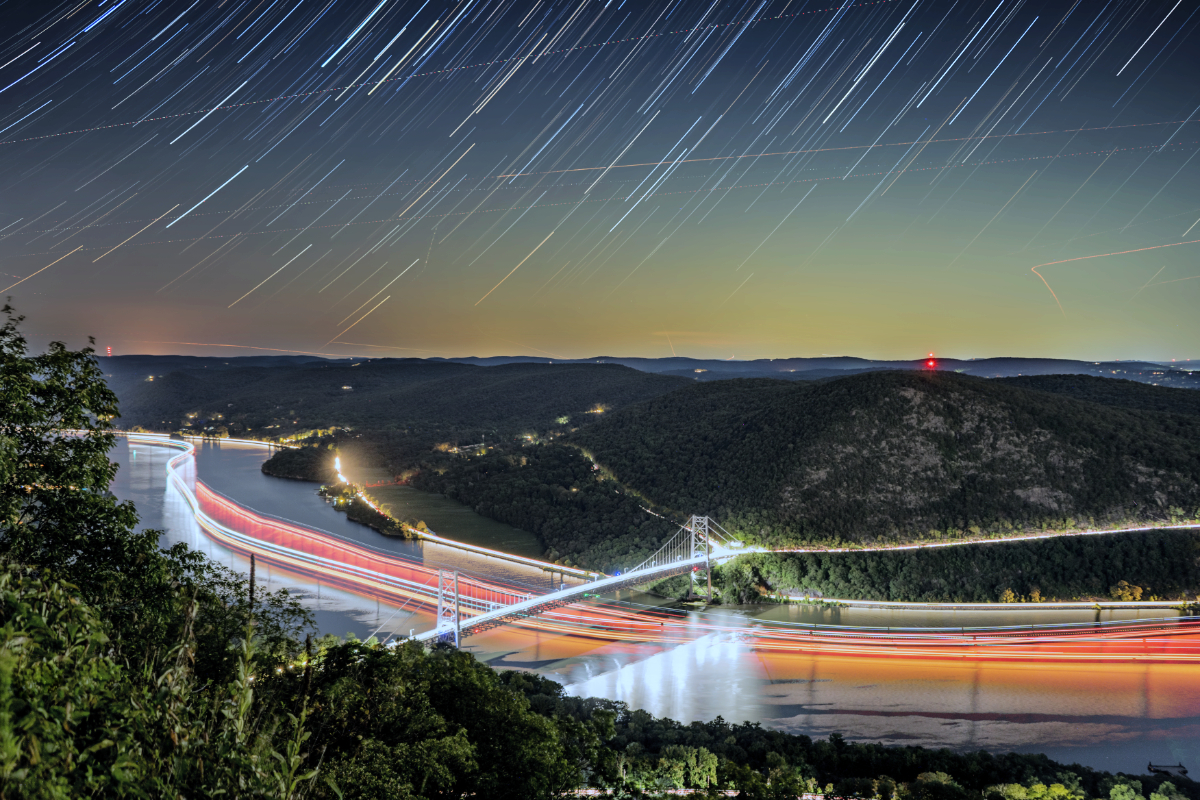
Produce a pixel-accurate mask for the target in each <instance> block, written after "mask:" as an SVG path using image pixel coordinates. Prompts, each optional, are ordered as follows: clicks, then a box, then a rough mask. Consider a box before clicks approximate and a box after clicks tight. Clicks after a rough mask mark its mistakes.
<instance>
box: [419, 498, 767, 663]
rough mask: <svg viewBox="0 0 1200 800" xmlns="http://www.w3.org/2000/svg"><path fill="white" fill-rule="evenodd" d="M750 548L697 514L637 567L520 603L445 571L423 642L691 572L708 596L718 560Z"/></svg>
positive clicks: (452, 638)
mask: <svg viewBox="0 0 1200 800" xmlns="http://www.w3.org/2000/svg"><path fill="white" fill-rule="evenodd" d="M745 552H747V549H746V548H745V547H742V546H741V543H740V542H738V541H737V540H736V539H734V538H733V537H732V536H730V535H729V533H728V532H727V531H726V530H725V529H724V528H722V527H721V526H720V525H718V524H717V523H716V522H714V521H713V520H711V519H710V518H708V517H703V516H693V517H692V518H691V519H690V520H688V522H687V523H686V524H685V525H682V526H681V527H680V528H679V530H678V531H677V532H676V533H675V535H674V536H672V537H671V538H670V539H669V540H668V541H667V542H666V544H664V545H663V546H662V547H661V548H659V550H658V551H657V552H656V553H655V554H654V555H652V556H650V557H649V558H648V559H646V560H645V561H643V562H642V563H641V564H638V565H637V566H636V567H634V568H633V569H630V570H626V571H625V572H621V573H618V574H616V575H612V576H610V577H607V578H599V579H597V580H593V581H589V582H587V583H581V584H578V585H575V586H563V587H562V588H560V589H559V590H558V591H555V592H550V593H549V594H543V595H538V596H535V597H529V598H526V599H520V600H515V602H504V600H505V599H508V598H500V599H499V601H497V600H487V601H481V600H480V599H479V598H477V597H474V596H471V595H469V594H465V593H463V592H460V591H459V589H460V584H459V575H458V573H457V572H448V571H441V572H440V573H439V576H438V596H437V604H438V610H437V626H436V627H435V628H433V629H432V630H429V631H426V632H424V633H421V634H418V635H417V636H415V637H414V639H415V640H416V641H418V642H424V643H428V644H433V643H436V642H447V643H450V644H453V645H454V646H456V647H457V646H458V645H459V643H460V642H461V641H462V638H463V637H464V636H469V635H471V634H473V633H482V632H484V631H487V630H491V629H492V628H496V627H499V626H501V625H504V624H506V623H509V622H512V621H514V620H518V619H522V618H528V617H534V616H537V615H539V614H543V613H545V612H547V611H551V610H553V609H556V608H561V607H562V606H566V605H570V604H572V603H576V602H578V601H580V600H583V599H585V598H588V597H594V596H598V595H601V594H605V593H607V592H613V591H616V590H617V589H623V588H625V587H629V586H641V585H643V584H647V583H651V582H653V581H657V580H662V579H663V578H670V577H672V576H674V575H683V574H687V575H689V576H690V577H691V584H692V585H691V588H690V591H689V595H690V596H692V597H695V596H697V592H696V582H697V579H698V577H699V575H700V573H702V572H703V573H704V576H705V579H706V581H707V587H706V588H707V591H706V596H711V595H712V564H713V563H714V562H717V561H721V560H724V559H728V558H733V557H734V556H737V555H739V554H741V553H745Z"/></svg>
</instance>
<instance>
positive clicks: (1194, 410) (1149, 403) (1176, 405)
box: [999, 375, 1200, 415]
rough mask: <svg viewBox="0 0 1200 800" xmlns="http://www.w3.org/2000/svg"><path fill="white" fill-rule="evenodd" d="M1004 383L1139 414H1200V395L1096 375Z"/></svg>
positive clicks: (1031, 377)
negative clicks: (1129, 410)
mask: <svg viewBox="0 0 1200 800" xmlns="http://www.w3.org/2000/svg"><path fill="white" fill-rule="evenodd" d="M999 382H1000V383H1006V384H1008V385H1010V386H1019V387H1020V388H1022V389H1037V390H1038V391H1042V392H1053V393H1054V394H1065V395H1067V396H1069V397H1074V398H1076V399H1078V400H1088V401H1091V402H1093V403H1100V404H1101V405H1106V406H1116V407H1117V408H1129V409H1135V410H1139V411H1165V412H1167V413H1171V414H1196V415H1200V392H1197V391H1195V390H1193V389H1175V388H1170V387H1166V386H1151V385H1148V384H1145V383H1138V382H1137V381H1129V380H1124V379H1121V378H1097V377H1095V376H1094V375H1025V376H1022V377H1015V378H1000V379H999Z"/></svg>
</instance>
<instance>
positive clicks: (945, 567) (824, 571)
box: [716, 530, 1200, 603]
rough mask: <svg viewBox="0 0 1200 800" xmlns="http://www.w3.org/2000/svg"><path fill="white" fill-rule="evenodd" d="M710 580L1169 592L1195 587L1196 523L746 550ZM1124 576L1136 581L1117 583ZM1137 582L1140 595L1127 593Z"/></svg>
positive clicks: (1047, 594) (844, 594)
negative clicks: (903, 544)
mask: <svg viewBox="0 0 1200 800" xmlns="http://www.w3.org/2000/svg"><path fill="white" fill-rule="evenodd" d="M716 580H717V585H718V586H719V587H720V588H721V590H722V594H723V596H724V597H726V598H728V599H729V600H731V601H733V602H739V601H740V602H755V601H757V600H759V599H762V598H763V597H764V596H768V597H769V596H770V595H772V594H778V593H783V594H793V595H794V594H812V595H815V596H823V597H836V598H845V599H858V600H892V601H902V602H924V603H936V602H958V603H995V602H1015V601H1019V600H1022V599H1025V600H1039V599H1040V600H1078V599H1083V598H1096V597H1099V598H1109V599H1116V600H1132V599H1141V600H1149V599H1151V597H1157V598H1160V599H1170V600H1174V599H1178V598H1180V597H1181V595H1183V594H1184V593H1185V592H1190V593H1195V592H1196V591H1197V589H1200V531H1197V530H1181V531H1145V532H1135V533H1122V534H1105V535H1101V536H1064V537H1058V538H1054V539H1044V540H1041V541H1032V542H997V543H993V544H984V545H965V546H961V547H941V548H931V549H925V550H900V551H895V552H890V553H889V552H883V553H879V552H876V553H790V554H752V555H745V556H740V557H739V558H737V559H736V560H734V561H732V562H730V563H728V564H724V565H722V566H720V567H719V568H718V569H717V571H716ZM1122 581H1124V582H1125V583H1126V584H1127V585H1128V586H1130V587H1134V588H1132V589H1125V590H1124V591H1122V590H1123V589H1124V587H1121V586H1120V584H1121V582H1122ZM1135 590H1136V591H1140V594H1139V596H1138V597H1132V596H1128V592H1130V591H1135ZM1006 593H1008V594H1006Z"/></svg>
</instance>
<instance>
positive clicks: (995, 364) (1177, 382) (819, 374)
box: [100, 355, 1200, 393]
mask: <svg viewBox="0 0 1200 800" xmlns="http://www.w3.org/2000/svg"><path fill="white" fill-rule="evenodd" d="M374 360H375V359H363V358H347V359H324V358H320V357H318V356H300V355H294V356H240V357H226V358H219V357H194V356H144V355H141V356H139V355H133V356H114V357H112V358H102V359H100V362H101V367H102V368H103V369H104V371H105V372H106V373H108V374H109V375H110V382H112V383H113V385H114V388H117V390H118V393H119V392H120V391H121V388H124V387H126V386H127V385H130V384H133V383H137V382H138V381H144V380H145V379H146V378H147V377H148V376H149V375H156V376H164V375H166V374H167V373H170V372H175V371H179V370H204V371H205V373H212V372H219V371H224V370H228V369H241V368H246V367H280V366H296V365H300V364H305V363H326V364H340V365H349V364H353V363H359V362H369V361H374ZM381 360H382V361H389V362H392V363H395V361H396V359H381ZM405 362H406V363H414V362H415V363H426V364H441V365H451V364H455V365H468V366H473V367H498V366H510V365H514V364H543V365H545V364H548V363H552V364H555V365H564V364H592V365H602V364H615V365H619V366H623V367H629V368H630V369H635V370H637V371H639V372H649V373H654V374H659V375H675V376H678V377H683V378H688V379H690V380H692V381H699V382H704V381H715V380H728V379H729V378H777V379H779V380H790V381H810V380H822V379H825V378H833V377H845V376H847V375H854V374H858V373H861V372H873V371H879V370H897V369H905V370H916V371H921V372H928V371H936V372H958V373H961V374H964V375H975V376H978V377H981V378H1013V377H1021V376H1031V375H1033V376H1040V375H1091V376H1095V377H1100V378H1117V379H1123V380H1130V381H1137V382H1138V383H1145V384H1155V385H1159V386H1172V387H1176V388H1183V389H1200V369H1195V370H1191V369H1190V363H1180V364H1176V363H1170V364H1160V363H1155V362H1151V361H1100V362H1092V361H1075V360H1070V359H1060V358H1019V357H1002V358H979V359H955V358H937V359H934V366H933V367H932V368H930V366H929V362H928V359H914V360H907V361H874V360H871V359H866V358H855V357H852V356H825V357H821V358H775V359H766V358H764V359H753V360H749V361H738V360H735V359H731V360H721V359H701V358H687V357H683V356H679V357H671V358H626V357H615V356H597V357H594V358H581V359H567V360H562V359H551V360H547V359H546V358H544V357H536V358H535V357H532V356H492V357H487V358H476V357H464V358H449V359H446V358H430V359H426V360H424V361H421V360H419V359H406V360H405ZM1197 366H1198V367H1200V364H1197Z"/></svg>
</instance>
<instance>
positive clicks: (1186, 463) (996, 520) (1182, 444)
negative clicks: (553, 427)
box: [413, 372, 1200, 599]
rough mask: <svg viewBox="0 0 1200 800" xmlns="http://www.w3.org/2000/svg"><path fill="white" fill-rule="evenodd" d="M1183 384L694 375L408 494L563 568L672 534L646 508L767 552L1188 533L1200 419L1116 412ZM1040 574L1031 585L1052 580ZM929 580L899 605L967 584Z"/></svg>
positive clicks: (605, 561) (1173, 401) (424, 480)
mask: <svg viewBox="0 0 1200 800" xmlns="http://www.w3.org/2000/svg"><path fill="white" fill-rule="evenodd" d="M1097 380H1099V379H1097ZM1059 388H1061V386H1060V387H1059ZM1085 388H1088V387H1085ZM1105 388H1107V387H1105ZM1126 390H1128V391H1129V392H1130V394H1123V392H1125V391H1126ZM1176 391H1177V390H1170V389H1159V388H1158V387H1145V386H1142V385H1139V384H1132V383H1121V382H1113V383H1112V390H1111V391H1110V392H1108V393H1107V395H1103V396H1104V397H1105V399H1106V401H1107V402H1106V404H1099V403H1096V402H1092V401H1089V400H1081V399H1076V398H1075V397H1071V396H1066V395H1065V394H1064V393H1061V392H1060V393H1057V394H1055V393H1050V392H1046V391H1044V390H1041V389H1038V390H1034V389H1028V388H1023V387H1020V386H1013V385H1008V384H1007V383H1005V382H997V381H994V380H986V379H980V378H972V377H968V376H963V375H956V374H953V373H917V372H876V373H867V374H860V375H855V376H851V377H846V378H841V379H837V380H830V381H824V382H812V383H792V382H783V381H773V380H733V381H722V382H714V383H693V384H689V385H687V386H685V387H684V388H682V389H680V390H678V391H675V392H672V393H670V394H665V395H662V396H660V397H657V398H653V399H651V400H648V401H645V402H643V403H641V404H638V405H634V406H630V407H628V408H626V409H624V410H620V411H618V412H616V413H614V414H606V415H605V418H604V419H603V420H601V421H599V422H597V423H596V424H594V425H590V426H588V427H586V428H582V429H580V430H578V431H576V432H575V433H573V434H571V435H570V436H568V437H565V438H564V439H562V440H556V441H554V442H549V443H544V444H540V445H531V446H524V447H515V446H514V447H510V448H508V449H507V451H506V450H505V448H504V447H499V448H496V449H493V450H491V451H490V452H488V453H486V454H483V455H473V456H468V457H460V458H456V459H453V460H452V461H450V462H449V463H448V464H447V465H445V466H444V467H441V468H439V469H438V470H426V471H424V472H422V473H420V474H419V475H417V476H416V477H415V478H414V479H413V483H414V485H416V486H417V487H418V488H423V489H427V490H430V491H438V492H443V493H445V494H447V495H448V496H450V497H453V498H454V499H457V500H458V501H460V502H462V503H464V504H466V505H469V506H471V507H473V508H474V509H475V510H476V511H478V512H480V513H482V514H485V515H487V516H490V517H493V518H495V519H498V520H500V521H502V522H506V523H508V524H511V525H514V526H516V527H520V528H523V529H525V530H529V531H532V532H534V533H536V534H538V535H539V536H540V537H542V539H543V541H544V542H545V543H546V544H547V546H548V547H549V548H551V552H550V555H551V556H554V557H557V556H568V557H571V558H574V559H575V560H576V561H578V562H579V563H581V564H583V565H585V566H590V567H595V568H599V569H605V570H610V569H613V568H625V567H627V566H629V565H630V564H632V563H636V561H637V560H638V559H639V558H641V557H644V556H645V555H648V554H649V553H650V552H652V551H653V550H654V548H655V545H656V543H657V542H661V541H662V540H663V539H665V538H666V537H667V536H669V535H670V533H672V532H673V526H672V524H671V523H670V522H667V521H666V520H662V519H660V517H656V516H654V515H652V514H651V513H649V511H651V510H652V511H653V512H655V513H656V514H659V515H661V516H663V517H667V518H668V519H671V520H675V522H676V524H677V523H678V522H682V521H683V520H685V519H686V518H687V516H688V515H690V514H707V515H709V516H711V517H713V518H714V519H716V520H717V521H719V522H720V524H721V525H723V526H724V527H726V528H727V529H728V530H730V531H731V532H733V533H735V534H736V535H739V536H741V537H743V538H744V539H746V540H748V541H751V542H755V543H761V544H764V545H768V546H771V547H791V546H807V545H818V546H819V545H851V546H854V545H873V544H886V543H895V542H905V541H921V540H947V539H949V540H957V539H962V538H966V537H977V536H988V535H993V536H1000V535H1004V534H1007V533H1011V532H1014V531H1020V530H1043V529H1047V528H1048V529H1057V530H1072V529H1082V528H1087V527H1098V526H1105V525H1109V526H1119V525H1124V524H1128V523H1131V522H1171V521H1183V520H1186V519H1193V518H1195V517H1196V516H1200V510H1198V509H1200V416H1198V415H1190V414H1181V413H1163V412H1158V411H1142V410H1134V409H1131V408H1128V407H1119V406H1121V405H1124V406H1131V405H1136V404H1138V403H1141V404H1143V405H1146V404H1150V405H1162V404H1164V403H1165V401H1163V400H1161V399H1160V398H1161V397H1162V396H1163V394H1162V393H1167V394H1171V395H1174V394H1175V393H1176ZM1093 394H1096V395H1097V396H1100V395H1102V393H1097V392H1093ZM1185 399H1186V398H1185ZM1167 400H1169V401H1170V402H1169V403H1166V404H1167V405H1173V406H1175V407H1179V406H1181V405H1183V404H1182V403H1181V402H1180V401H1179V400H1178V398H1176V397H1174V396H1172V397H1170V398H1167ZM918 572H922V573H923V572H924V567H922V568H921V569H919V570H918ZM1027 578H1028V576H1025V577H1023V578H1022V579H1021V581H1019V582H1018V583H1020V584H1021V585H1024V584H1028V583H1030V580H1032V581H1033V582H1036V581H1037V580H1041V579H1039V578H1036V577H1034V578H1032V579H1027ZM923 580H924V578H920V579H919V580H917V581H916V582H915V583H913V585H912V587H911V589H905V590H904V591H903V592H900V594H902V595H903V596H904V599H914V598H915V597H920V596H926V595H930V593H932V594H939V596H940V595H945V596H948V597H950V596H955V597H957V596H960V595H961V594H962V592H963V591H965V590H964V589H963V587H938V586H932V587H927V586H924V585H923V584H922V583H921V581H923ZM1047 582H1049V581H1048V579H1047ZM910 583H911V582H910ZM977 583H978V581H974V582H973V586H975V585H976V584H977ZM1060 584H1062V582H1061V581H1059V582H1058V583H1056V584H1055V585H1056V586H1057V585H1060ZM1062 586H1063V588H1062V589H1061V592H1062V593H1069V592H1075V591H1079V592H1085V591H1091V588H1092V587H1083V588H1077V587H1070V586H1066V585H1065V584H1063V585H1062ZM1046 588H1048V587H1043V589H1046ZM1102 588H1104V587H1102ZM1013 590H1014V591H1022V592H1023V591H1027V589H1021V588H1020V586H1017V585H1014V586H1013ZM972 591H974V589H972ZM981 591H983V590H981ZM991 591H992V587H991V585H990V584H989V585H988V587H987V588H986V591H985V593H990V592H991ZM1100 593H1101V594H1103V592H1100ZM894 599H899V598H898V597H897V598H894Z"/></svg>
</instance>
